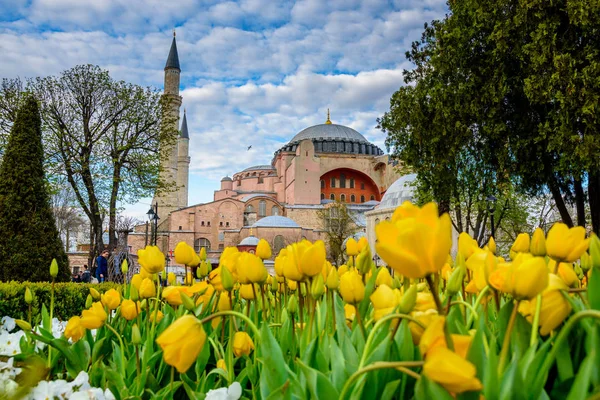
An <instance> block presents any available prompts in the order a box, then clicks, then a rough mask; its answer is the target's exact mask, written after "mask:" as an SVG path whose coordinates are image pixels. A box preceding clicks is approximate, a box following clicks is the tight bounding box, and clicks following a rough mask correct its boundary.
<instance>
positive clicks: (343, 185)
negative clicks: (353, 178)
mask: <svg viewBox="0 0 600 400" xmlns="http://www.w3.org/2000/svg"><path fill="white" fill-rule="evenodd" d="M340 188H342V189H345V188H346V175H344V174H341V175H340Z"/></svg>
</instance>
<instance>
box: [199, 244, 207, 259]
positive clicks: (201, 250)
mask: <svg viewBox="0 0 600 400" xmlns="http://www.w3.org/2000/svg"><path fill="white" fill-rule="evenodd" d="M198 257H200V260H202V261H204V260H206V248H205V247H202V248H201V249H200V254H199V255H198Z"/></svg>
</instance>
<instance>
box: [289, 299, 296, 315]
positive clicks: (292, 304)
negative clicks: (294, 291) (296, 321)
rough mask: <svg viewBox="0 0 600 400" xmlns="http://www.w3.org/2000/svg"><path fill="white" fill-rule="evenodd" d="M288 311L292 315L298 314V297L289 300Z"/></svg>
mask: <svg viewBox="0 0 600 400" xmlns="http://www.w3.org/2000/svg"><path fill="white" fill-rule="evenodd" d="M287 310H288V312H289V313H290V314H292V315H293V314H296V313H297V312H298V300H297V299H296V296H294V295H291V296H290V299H289V300H288V304H287Z"/></svg>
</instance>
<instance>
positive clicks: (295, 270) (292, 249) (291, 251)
mask: <svg viewBox="0 0 600 400" xmlns="http://www.w3.org/2000/svg"><path fill="white" fill-rule="evenodd" d="M299 247H300V243H294V244H291V245H289V246H288V247H287V249H288V251H287V253H286V256H285V259H284V264H283V276H285V278H286V279H288V280H292V281H296V282H300V281H302V280H303V279H304V274H303V273H302V270H301V269H300V265H299V263H298V260H297V259H298V257H299V256H298V252H299Z"/></svg>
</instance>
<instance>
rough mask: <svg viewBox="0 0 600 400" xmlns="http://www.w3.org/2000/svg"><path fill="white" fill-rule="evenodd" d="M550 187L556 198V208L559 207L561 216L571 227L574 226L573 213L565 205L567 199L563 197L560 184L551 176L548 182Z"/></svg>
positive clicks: (553, 196)
mask: <svg viewBox="0 0 600 400" xmlns="http://www.w3.org/2000/svg"><path fill="white" fill-rule="evenodd" d="M548 187H549V188H550V192H552V198H553V199H554V203H555V204H556V208H558V212H559V213H560V218H561V219H562V221H563V222H564V223H565V224H566V225H567V226H568V227H569V228H572V227H573V220H572V219H571V214H569V210H568V209H567V206H566V205H565V200H564V199H563V197H562V193H561V192H560V189H559V188H558V184H557V182H556V179H554V177H552V178H550V182H548Z"/></svg>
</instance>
